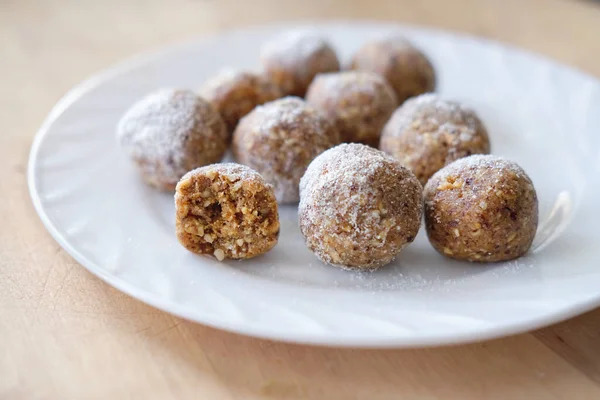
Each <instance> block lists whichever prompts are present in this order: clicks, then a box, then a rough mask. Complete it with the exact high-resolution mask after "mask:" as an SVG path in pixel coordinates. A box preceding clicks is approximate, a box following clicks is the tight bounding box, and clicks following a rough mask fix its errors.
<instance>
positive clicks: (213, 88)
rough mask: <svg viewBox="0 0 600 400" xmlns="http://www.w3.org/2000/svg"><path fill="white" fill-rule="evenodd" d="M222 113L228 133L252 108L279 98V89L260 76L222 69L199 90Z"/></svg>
mask: <svg viewBox="0 0 600 400" xmlns="http://www.w3.org/2000/svg"><path fill="white" fill-rule="evenodd" d="M200 94H201V95H202V97H203V98H205V99H206V100H208V101H209V102H210V103H211V104H212V105H213V106H214V107H215V109H216V110H217V111H218V112H219V113H220V114H221V116H222V117H223V120H224V121H225V123H226V124H227V129H228V131H229V134H230V135H231V134H233V131H234V129H235V127H236V126H237V124H238V122H239V120H240V119H241V118H242V117H243V116H244V115H246V114H248V113H249V112H250V111H252V110H253V109H254V107H256V106H258V105H260V104H264V103H266V102H268V101H272V100H275V99H278V98H280V97H282V93H281V90H280V89H279V87H278V86H276V85H275V84H274V83H272V82H271V81H269V80H268V79H266V78H265V77H263V76H260V75H257V74H254V73H252V72H244V71H235V70H224V71H222V72H221V73H219V74H218V75H217V76H215V77H214V78H213V79H211V80H209V81H208V82H206V83H205V85H204V87H203V88H202V89H201V90H200Z"/></svg>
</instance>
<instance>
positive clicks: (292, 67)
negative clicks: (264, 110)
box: [260, 31, 340, 97]
mask: <svg viewBox="0 0 600 400" xmlns="http://www.w3.org/2000/svg"><path fill="white" fill-rule="evenodd" d="M260 60H261V63H262V66H263V70H264V73H265V75H267V77H269V79H270V80H271V81H273V82H275V84H277V85H278V86H279V87H280V88H281V90H282V91H283V93H284V95H293V96H300V97H303V96H304V94H305V93H306V89H307V88H308V85H310V83H311V82H312V80H313V78H314V77H315V76H316V75H317V74H319V73H323V72H334V71H339V70H340V63H339V61H338V58H337V55H336V54H335V51H334V50H333V48H332V47H331V46H330V45H329V43H327V42H326V41H325V40H324V39H323V38H322V37H320V36H319V35H317V34H316V33H314V32H306V31H292V32H287V33H285V34H283V35H281V36H279V37H276V38H275V39H273V40H272V41H270V42H268V43H265V45H264V46H263V47H262V49H261V52H260Z"/></svg>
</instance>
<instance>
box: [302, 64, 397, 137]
mask: <svg viewBox="0 0 600 400" xmlns="http://www.w3.org/2000/svg"><path fill="white" fill-rule="evenodd" d="M306 101H307V102H308V103H309V104H311V105H313V106H314V107H315V108H317V109H319V110H321V111H323V112H324V113H325V114H326V115H327V117H328V118H329V119H331V120H332V121H333V122H334V124H335V126H336V128H337V129H338V131H339V132H340V135H341V137H342V141H343V142H358V143H363V144H367V145H370V146H373V147H377V145H378V144H379V136H380V134H381V130H382V129H383V127H384V125H385V123H386V122H387V121H388V119H389V118H390V116H391V115H392V113H393V112H394V110H395V109H396V107H397V106H398V104H397V102H396V95H395V94H394V91H393V90H392V88H391V87H390V85H388V84H387V82H386V81H385V80H384V79H383V78H382V77H381V76H379V75H377V74H375V73H372V72H361V71H347V72H338V73H327V74H319V75H317V77H316V78H315V79H314V80H313V82H312V83H311V85H310V86H309V88H308V92H307V93H306Z"/></svg>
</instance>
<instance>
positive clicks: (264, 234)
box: [175, 163, 279, 261]
mask: <svg viewBox="0 0 600 400" xmlns="http://www.w3.org/2000/svg"><path fill="white" fill-rule="evenodd" d="M175 209H176V222H175V226H176V233H177V239H179V242H180V243H181V244H182V245H183V247H185V248H186V249H188V250H189V251H191V252H194V253H198V254H208V255H212V256H214V257H215V258H216V259H217V260H219V261H222V260H223V259H225V258H234V259H241V258H251V257H255V256H257V255H259V254H263V253H266V252H267V251H269V250H270V249H271V248H273V246H275V244H277V238H278V236H279V215H278V213H277V202H276V201H275V196H274V195H273V188H272V187H271V186H270V185H269V184H268V183H266V182H265V180H264V179H263V178H262V177H261V176H260V175H259V174H258V173H257V172H256V171H253V170H251V169H250V168H248V167H245V166H243V165H239V164H233V163H226V164H214V165H208V166H206V167H202V168H198V169H195V170H193V171H190V172H188V173H187V174H186V175H184V177H183V178H181V180H180V181H179V183H178V184H177V188H176V191H175Z"/></svg>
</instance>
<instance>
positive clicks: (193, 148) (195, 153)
mask: <svg viewBox="0 0 600 400" xmlns="http://www.w3.org/2000/svg"><path fill="white" fill-rule="evenodd" d="M117 137H118V140H119V142H120V144H121V145H122V146H123V148H124V149H125V150H126V151H127V153H128V154H129V156H130V157H131V158H132V159H133V161H134V162H135V163H136V164H137V166H138V167H139V170H140V172H141V174H142V177H143V178H144V180H145V181H146V182H148V183H149V184H150V185H152V186H155V187H157V188H159V189H163V190H173V189H174V188H175V185H176V184H177V181H178V180H179V178H181V177H182V176H183V175H184V174H185V173H186V172H188V171H189V170H192V169H194V168H197V167H200V166H202V165H206V164H211V163H214V162H217V161H219V160H221V158H223V155H224V153H225V150H226V149H227V129H226V126H225V123H224V122H223V120H222V118H221V116H220V115H219V113H218V112H217V111H216V110H215V109H214V108H213V107H212V106H211V105H210V104H209V103H208V102H207V101H205V100H204V99H202V98H201V97H199V96H198V95H196V94H195V93H194V92H192V91H190V90H177V89H162V90H159V91H157V92H154V93H151V94H149V95H148V96H146V97H144V98H143V99H142V100H140V101H139V102H137V103H135V104H134V105H133V106H132V107H131V108H130V109H129V110H128V111H127V112H126V113H125V115H124V116H123V117H122V118H121V120H120V121H119V124H118V127H117Z"/></svg>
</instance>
